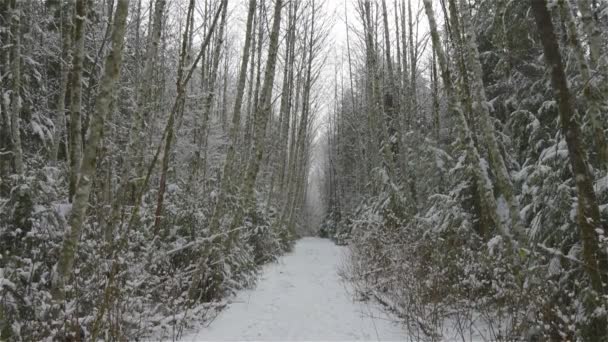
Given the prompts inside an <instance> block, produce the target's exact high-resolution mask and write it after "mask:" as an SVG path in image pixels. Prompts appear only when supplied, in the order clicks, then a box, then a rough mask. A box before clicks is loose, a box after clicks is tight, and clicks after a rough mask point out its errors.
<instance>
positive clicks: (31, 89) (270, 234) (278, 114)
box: [0, 0, 328, 341]
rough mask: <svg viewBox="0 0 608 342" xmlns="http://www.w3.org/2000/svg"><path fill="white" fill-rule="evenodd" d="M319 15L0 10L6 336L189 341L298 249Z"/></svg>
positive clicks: (252, 7)
mask: <svg viewBox="0 0 608 342" xmlns="http://www.w3.org/2000/svg"><path fill="white" fill-rule="evenodd" d="M322 5H323V4H322V2H321V1H319V0H304V1H281V0H274V1H270V0H218V1H216V0H178V1H167V0H151V1H142V0H102V1H91V0H32V1H21V0H9V1H2V2H1V3H0V47H1V49H0V94H1V95H2V96H1V100H0V105H1V114H2V115H1V117H0V340H3V341H4V340H9V341H38V340H40V341H42V340H48V341H51V340H66V341H92V340H104V341H126V340H137V339H142V338H147V337H149V338H153V339H158V338H166V339H176V338H178V337H179V336H180V334H181V333H182V331H183V329H184V328H186V327H188V325H189V324H190V323H191V321H192V320H193V319H197V320H200V319H203V320H204V319H210V318H211V317H212V316H213V314H214V313H215V312H217V310H219V309H221V308H222V307H223V306H225V302H224V300H225V298H226V297H227V296H228V295H230V294H232V293H233V292H234V291H236V290H237V289H239V288H243V287H247V286H251V285H253V284H254V283H255V280H256V277H257V273H258V270H259V267H260V266H261V265H262V264H264V263H267V262H269V261H272V260H274V259H275V258H276V257H277V256H279V255H281V254H282V253H284V252H286V251H289V250H290V248H291V247H292V244H293V241H294V239H295V238H296V237H298V235H299V232H300V231H301V223H302V222H303V221H305V217H304V215H305V211H304V210H303V208H304V198H305V196H306V185H307V184H308V181H307V177H308V168H309V166H310V156H309V154H310V151H311V144H312V141H313V133H314V125H313V124H312V121H313V120H314V118H315V116H316V115H317V112H316V111H317V108H318V106H317V105H316V101H317V99H316V95H315V94H316V93H317V92H318V82H317V79H318V78H317V77H316V75H317V74H318V70H319V68H320V66H321V65H322V63H321V61H322V60H323V58H324V56H325V54H326V50H325V49H324V48H323V46H324V39H325V37H326V36H327V25H328V24H327V23H328V20H327V17H324V16H322V15H320V14H318V12H319V9H320V8H321V6H322ZM319 13H320V12H319ZM277 98H280V101H278V102H277V101H275V99H277ZM279 102H280V103H279Z"/></svg>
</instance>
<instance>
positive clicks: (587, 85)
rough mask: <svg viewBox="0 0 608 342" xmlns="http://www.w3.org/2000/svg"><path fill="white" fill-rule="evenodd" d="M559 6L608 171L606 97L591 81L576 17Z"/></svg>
mask: <svg viewBox="0 0 608 342" xmlns="http://www.w3.org/2000/svg"><path fill="white" fill-rule="evenodd" d="M558 4H559V6H560V9H561V11H560V12H561V16H562V20H563V21H564V22H565V23H566V26H567V30H568V43H569V44H570V46H571V47H572V50H574V53H575V55H576V59H577V61H578V67H579V71H580V73H581V81H582V84H583V85H584V88H583V95H585V99H586V100H587V104H588V106H589V110H588V111H587V114H588V116H589V121H590V122H591V128H592V129H593V138H594V140H595V147H596V149H597V154H598V161H599V163H600V166H601V168H602V169H604V170H606V169H608V143H606V133H604V127H603V124H602V119H601V109H600V108H601V105H602V102H603V101H604V99H605V97H606V96H605V94H603V93H602V92H601V90H599V89H597V87H596V85H595V83H594V82H593V81H592V79H591V75H590V67H589V64H588V63H587V58H586V57H585V51H584V49H583V47H582V45H581V42H580V40H579V38H578V30H577V28H576V22H575V21H574V17H573V16H572V10H571V9H570V5H569V4H568V2H567V1H565V0H559V1H558Z"/></svg>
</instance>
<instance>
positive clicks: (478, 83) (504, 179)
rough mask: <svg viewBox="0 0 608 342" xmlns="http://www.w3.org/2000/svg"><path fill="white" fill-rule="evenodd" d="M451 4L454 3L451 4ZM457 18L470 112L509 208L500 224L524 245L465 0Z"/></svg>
mask: <svg viewBox="0 0 608 342" xmlns="http://www.w3.org/2000/svg"><path fill="white" fill-rule="evenodd" d="M450 1H454V0H450ZM460 14H461V16H462V24H463V30H464V33H465V39H464V44H465V46H464V47H463V49H464V51H465V55H466V60H467V65H468V66H469V75H470V79H471V83H470V85H471V95H472V99H471V100H472V104H473V112H474V113H475V114H476V116H477V119H478V120H479V123H480V126H481V127H480V128H481V131H482V136H483V138H484V142H485V145H486V146H487V149H488V154H489V157H490V166H491V167H492V170H493V171H494V175H495V176H496V183H497V184H496V185H497V188H498V193H499V194H500V195H502V196H503V197H504V198H502V199H500V198H499V201H505V204H506V206H507V208H508V213H505V214H506V215H503V214H502V213H501V216H502V217H501V220H503V221H505V222H507V223H506V226H508V227H510V228H511V230H512V232H511V233H510V234H511V235H513V237H514V238H515V239H516V240H517V241H519V242H525V241H526V238H525V233H524V231H523V225H522V222H521V218H520V216H519V202H518V199H517V197H516V195H515V192H514V188H513V183H512V182H511V176H510V175H509V171H508V170H507V166H506V165H505V161H504V159H503V157H502V154H501V152H500V148H499V145H498V141H497V140H496V136H495V132H494V124H493V123H492V117H491V116H490V110H489V108H488V103H487V102H488V101H487V98H486V93H485V89H484V85H483V73H482V68H481V62H480V59H479V51H478V50H477V44H476V40H477V38H476V34H475V29H474V28H473V27H472V19H471V17H470V15H469V8H468V3H467V2H466V1H465V0H460Z"/></svg>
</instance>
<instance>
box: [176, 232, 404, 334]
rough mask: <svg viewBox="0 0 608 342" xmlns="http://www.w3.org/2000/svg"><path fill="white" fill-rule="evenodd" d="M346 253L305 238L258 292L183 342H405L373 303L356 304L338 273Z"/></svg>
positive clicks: (243, 296) (266, 275)
mask: <svg viewBox="0 0 608 342" xmlns="http://www.w3.org/2000/svg"><path fill="white" fill-rule="evenodd" d="M345 252H346V249H345V248H344V247H339V246H336V245H334V244H333V243H332V242H331V241H328V240H323V239H319V238H304V239H301V240H299V241H298V242H297V244H296V246H295V250H294V252H292V253H291V254H289V255H286V256H284V257H283V258H281V259H280V260H279V262H278V263H273V264H270V265H267V266H266V267H265V268H264V270H263V274H262V277H261V279H260V280H259V282H258V285H257V287H256V288H254V289H252V290H246V291H241V292H240V293H239V294H238V295H237V296H236V297H235V298H234V299H233V301H232V303H231V304H230V305H229V306H228V307H227V308H226V309H224V310H223V311H222V312H221V313H220V315H219V316H218V317H217V318H216V319H215V320H214V321H213V322H212V323H211V324H210V326H209V327H202V328H200V329H199V331H198V332H193V333H190V334H188V333H187V334H186V336H184V337H183V338H182V341H243V340H257V341H260V340H262V341H296V340H297V341H302V340H309V341H310V340H325V341H327V340H332V341H338V340H341V341H344V340H367V341H371V340H384V341H387V340H391V341H397V340H404V339H405V332H404V331H403V330H402V329H401V328H400V327H399V326H398V324H396V323H394V322H393V320H392V319H391V317H389V316H387V314H385V313H383V312H382V311H381V310H380V309H379V308H378V307H376V306H374V305H373V304H370V303H362V302H355V301H354V300H353V299H352V296H351V294H350V293H349V291H348V290H347V288H348V284H346V283H345V282H344V281H342V280H341V279H340V277H339V276H338V274H337V269H338V267H339V266H340V265H341V263H342V260H343V257H344V255H345Z"/></svg>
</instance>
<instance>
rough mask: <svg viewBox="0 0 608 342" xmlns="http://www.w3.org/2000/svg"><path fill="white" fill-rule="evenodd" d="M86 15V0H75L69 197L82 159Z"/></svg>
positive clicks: (73, 190) (73, 188) (72, 192)
mask: <svg viewBox="0 0 608 342" xmlns="http://www.w3.org/2000/svg"><path fill="white" fill-rule="evenodd" d="M86 15H87V4H86V0H76V13H75V16H74V23H75V24H74V48H73V52H72V71H71V75H72V79H71V81H70V84H69V87H70V89H69V93H70V188H69V191H70V192H69V199H70V200H72V197H73V196H74V194H75V193H76V186H77V184H76V183H77V182H78V175H79V173H80V164H81V161H82V149H83V148H82V145H83V144H82V140H83V137H82V65H83V62H84V28H85V24H86V23H85V21H86Z"/></svg>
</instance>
